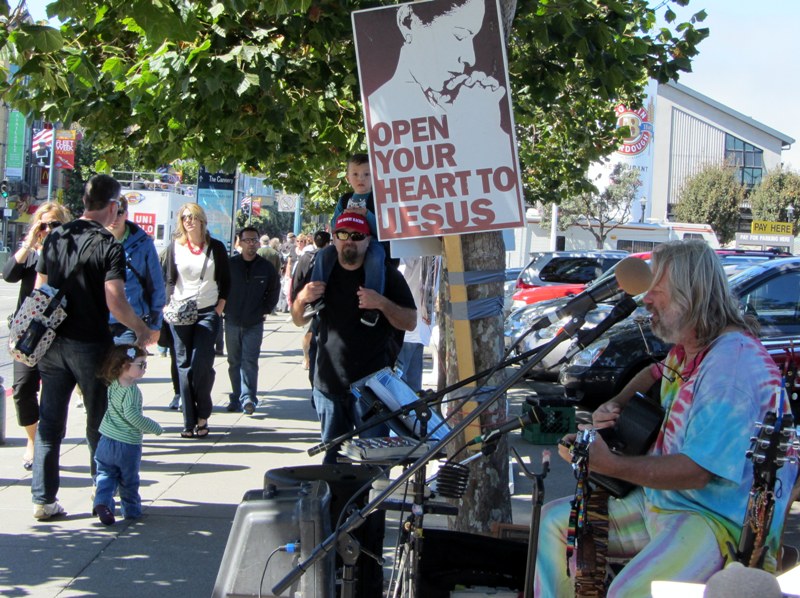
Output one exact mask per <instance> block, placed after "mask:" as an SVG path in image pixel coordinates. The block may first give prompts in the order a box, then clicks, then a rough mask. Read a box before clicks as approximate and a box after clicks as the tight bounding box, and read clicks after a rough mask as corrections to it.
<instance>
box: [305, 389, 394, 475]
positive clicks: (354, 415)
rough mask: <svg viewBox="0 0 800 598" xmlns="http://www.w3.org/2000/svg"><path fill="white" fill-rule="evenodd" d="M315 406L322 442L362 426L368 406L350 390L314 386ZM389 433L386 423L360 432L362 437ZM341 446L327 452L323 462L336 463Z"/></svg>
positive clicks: (375, 436)
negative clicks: (327, 390) (334, 391)
mask: <svg viewBox="0 0 800 598" xmlns="http://www.w3.org/2000/svg"><path fill="white" fill-rule="evenodd" d="M312 393H313V396H314V407H315V409H316V410H317V417H318V418H319V423H320V426H321V428H322V442H330V441H331V440H333V439H334V438H338V437H339V436H342V435H343V434H347V433H348V432H351V431H353V430H354V429H355V428H357V427H359V426H361V425H362V424H363V423H364V421H363V419H362V418H363V417H364V415H365V414H366V412H367V407H366V406H365V405H364V404H363V403H361V401H358V400H357V399H356V398H355V397H354V396H353V395H352V394H350V393H349V392H348V393H346V394H343V395H334V394H328V393H324V392H322V391H321V390H319V389H317V388H314V389H313V390H312ZM388 435H389V426H388V425H387V424H386V423H382V424H378V425H377V426H373V427H372V428H369V429H368V430H364V431H363V432H361V434H359V437H361V438H377V437H380V436H388ZM338 453H339V447H338V446H336V447H333V448H332V449H329V450H328V451H326V452H325V458H324V459H323V461H322V462H323V463H336V459H337V455H338Z"/></svg>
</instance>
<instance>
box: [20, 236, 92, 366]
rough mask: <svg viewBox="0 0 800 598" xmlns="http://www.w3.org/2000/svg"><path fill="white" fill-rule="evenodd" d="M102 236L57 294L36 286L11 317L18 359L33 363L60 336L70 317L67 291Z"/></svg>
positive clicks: (89, 246) (90, 247)
mask: <svg viewBox="0 0 800 598" xmlns="http://www.w3.org/2000/svg"><path fill="white" fill-rule="evenodd" d="M102 239H103V237H102V235H101V234H97V235H96V236H95V238H94V239H92V240H91V241H90V242H89V244H88V245H87V246H86V258H81V259H79V260H78V263H77V264H75V267H74V268H73V269H72V272H71V273H70V274H69V276H68V277H67V279H66V280H65V281H64V284H62V285H61V289H59V290H58V291H57V292H56V293H55V294H54V295H50V294H48V293H47V292H46V290H45V289H44V288H39V289H34V290H33V291H32V292H31V294H30V295H29V296H28V297H26V298H25V301H23V302H22V305H20V306H19V309H18V310H17V313H15V314H14V316H13V318H12V319H11V322H10V326H9V328H10V330H9V333H8V350H9V353H11V357H13V358H14V359H15V360H17V361H19V362H22V363H24V364H25V365H27V366H30V367H33V366H35V365H36V364H37V363H38V362H39V360H40V359H41V358H42V357H43V356H44V354H45V353H47V350H48V349H49V348H50V345H52V344H53V341H54V340H55V339H56V328H58V326H60V325H61V322H63V321H64V320H65V319H66V317H67V312H66V311H65V310H64V305H63V304H62V303H63V299H64V295H65V293H66V291H67V289H68V288H69V287H70V285H71V284H72V282H73V281H74V280H75V278H76V277H77V275H78V273H79V272H80V271H81V269H82V268H83V266H84V264H85V263H86V262H87V261H88V260H89V257H91V255H92V253H93V252H94V250H95V247H96V246H97V244H98V243H100V241H102ZM48 288H52V287H48Z"/></svg>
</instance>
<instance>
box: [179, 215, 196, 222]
mask: <svg viewBox="0 0 800 598" xmlns="http://www.w3.org/2000/svg"><path fill="white" fill-rule="evenodd" d="M181 220H183V221H184V222H191V221H192V220H200V219H199V218H198V217H197V216H195V215H194V214H184V215H183V216H181Z"/></svg>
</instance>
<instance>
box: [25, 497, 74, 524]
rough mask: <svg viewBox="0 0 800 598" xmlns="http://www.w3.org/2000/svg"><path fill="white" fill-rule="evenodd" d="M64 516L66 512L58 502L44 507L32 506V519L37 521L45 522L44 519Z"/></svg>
mask: <svg viewBox="0 0 800 598" xmlns="http://www.w3.org/2000/svg"><path fill="white" fill-rule="evenodd" d="M66 514H67V512H66V511H65V510H64V507H62V506H61V505H60V504H58V501H54V502H51V503H49V504H46V505H33V518H34V519H38V520H39V521H45V520H46V519H50V518H52V517H58V516H59V515H66Z"/></svg>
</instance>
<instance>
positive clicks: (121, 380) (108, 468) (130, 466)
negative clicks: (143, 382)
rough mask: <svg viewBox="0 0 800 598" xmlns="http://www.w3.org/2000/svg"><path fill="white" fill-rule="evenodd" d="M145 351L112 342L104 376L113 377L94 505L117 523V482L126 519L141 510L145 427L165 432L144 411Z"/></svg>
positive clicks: (102, 517)
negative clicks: (141, 379)
mask: <svg viewBox="0 0 800 598" xmlns="http://www.w3.org/2000/svg"><path fill="white" fill-rule="evenodd" d="M146 357H147V353H145V352H144V351H143V350H142V349H140V348H139V347H136V346H134V345H117V346H115V347H113V348H112V349H111V350H110V352H109V354H108V357H107V358H106V361H105V363H104V364H103V367H102V369H101V370H100V377H101V378H103V379H104V380H106V382H108V383H109V387H108V409H107V410H106V414H105V416H103V421H102V422H101V423H100V434H101V438H100V442H99V443H98V445H97V450H96V451H95V455H94V460H95V462H96V464H97V479H96V484H97V487H96V489H95V497H94V509H93V511H92V515H97V517H98V518H99V519H100V522H101V523H102V524H103V525H112V524H113V523H114V492H115V490H116V489H117V486H119V498H120V503H121V505H120V508H121V511H122V516H123V517H124V518H125V519H137V518H139V517H141V515H142V499H141V497H140V496H139V466H140V464H141V462H142V433H143V432H151V433H153V434H161V432H162V429H161V426H160V425H159V424H158V422H156V421H154V420H152V419H150V418H149V417H145V416H144V415H143V414H142V393H141V392H140V391H139V387H138V386H136V381H137V380H139V379H140V378H142V377H143V376H144V372H145V369H146V368H147V360H146Z"/></svg>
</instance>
